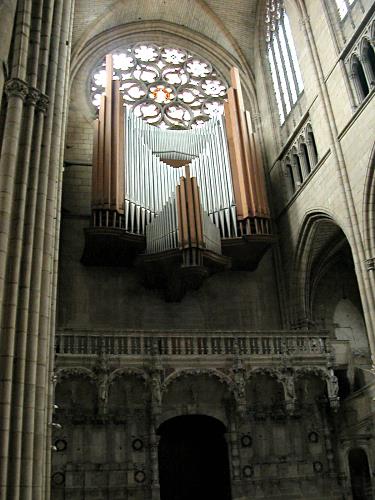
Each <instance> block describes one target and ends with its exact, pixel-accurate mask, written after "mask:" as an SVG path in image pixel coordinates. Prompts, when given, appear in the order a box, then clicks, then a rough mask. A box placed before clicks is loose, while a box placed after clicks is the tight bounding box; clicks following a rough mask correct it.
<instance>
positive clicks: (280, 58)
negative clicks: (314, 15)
mask: <svg viewBox="0 0 375 500" xmlns="http://www.w3.org/2000/svg"><path fill="white" fill-rule="evenodd" d="M265 22H266V41H267V52H268V59H269V63H270V68H271V75H272V81H273V86H274V89H275V95H276V102H277V106H278V110H279V115H280V122H281V124H282V123H284V121H285V118H286V117H287V115H288V114H289V113H290V111H291V109H292V107H293V105H294V104H295V102H296V101H297V99H298V96H299V94H300V93H301V92H302V90H303V82H302V77H301V72H300V69H299V65H298V60H297V54H296V49H295V46H294V42H293V37H292V32H291V29H290V24H289V19H288V16H287V14H286V12H285V9H284V5H283V1H276V0H267V2H266V17H265Z"/></svg>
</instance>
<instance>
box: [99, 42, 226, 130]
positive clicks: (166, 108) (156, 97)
mask: <svg viewBox="0 0 375 500" xmlns="http://www.w3.org/2000/svg"><path fill="white" fill-rule="evenodd" d="M112 57H113V77H114V79H117V80H120V82H121V85H120V90H121V92H122V95H123V98H124V102H125V104H126V105H128V106H131V107H132V108H134V113H135V114H136V115H137V116H140V117H142V118H144V119H145V120H146V121H147V122H148V123H151V124H153V125H156V126H159V127H161V128H171V127H174V128H179V127H181V128H191V127H194V126H198V125H200V124H202V123H204V122H205V121H207V120H209V119H210V118H211V117H213V116H217V115H220V114H222V113H223V108H224V98H225V96H226V93H227V84H226V82H225V81H224V79H223V78H222V77H221V76H220V75H219V74H218V72H217V71H216V70H215V68H214V67H213V66H212V65H211V64H210V63H209V62H207V61H205V60H204V59H202V58H201V57H196V56H195V55H192V54H190V53H189V52H187V51H186V50H184V49H181V48H177V47H159V46H158V45H155V44H152V43H138V44H135V45H132V46H130V47H128V48H127V49H125V50H122V51H117V52H116V53H113V54H112ZM105 85H106V71H105V59H104V60H103V61H101V63H100V64H99V65H98V67H97V68H96V69H95V71H94V72H93V75H92V78H91V96H92V102H93V104H94V105H95V106H97V107H98V106H99V103H100V96H101V94H102V93H103V92H104V91H105Z"/></svg>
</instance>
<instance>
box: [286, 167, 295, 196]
mask: <svg viewBox="0 0 375 500" xmlns="http://www.w3.org/2000/svg"><path fill="white" fill-rule="evenodd" d="M285 168H286V175H287V177H288V179H289V186H290V191H291V193H290V194H291V195H292V194H294V192H295V191H296V182H295V180H294V174H293V168H292V165H291V163H290V161H288V163H286V165H285Z"/></svg>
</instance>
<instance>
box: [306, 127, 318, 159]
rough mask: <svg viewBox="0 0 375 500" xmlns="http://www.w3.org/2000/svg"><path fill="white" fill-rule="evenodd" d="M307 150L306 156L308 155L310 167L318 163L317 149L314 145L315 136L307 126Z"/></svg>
mask: <svg viewBox="0 0 375 500" xmlns="http://www.w3.org/2000/svg"><path fill="white" fill-rule="evenodd" d="M306 142H307V151H308V157H309V162H310V165H311V167H312V168H314V167H315V166H316V164H317V163H318V149H317V147H316V142H315V137H314V133H313V131H312V130H311V128H310V127H309V129H308V132H307V141H306Z"/></svg>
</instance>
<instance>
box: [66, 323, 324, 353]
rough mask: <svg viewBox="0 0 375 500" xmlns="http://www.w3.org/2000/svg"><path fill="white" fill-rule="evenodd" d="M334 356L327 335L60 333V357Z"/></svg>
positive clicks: (219, 332) (270, 333)
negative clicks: (331, 353) (101, 355)
mask: <svg viewBox="0 0 375 500" xmlns="http://www.w3.org/2000/svg"><path fill="white" fill-rule="evenodd" d="M330 352H331V341H330V338H329V335H328V332H327V331H321V332H317V331H314V332H310V333H309V332H301V331H298V332H296V331H280V330H279V331H258V332H255V331H250V332H249V331H246V332H244V331H230V332H227V331H226V332H224V331H217V330H215V331H176V330H174V331H173V332H167V331H159V330H158V331H156V330H155V331H150V330H148V331H116V332H113V331H111V332H107V331H99V330H94V331H92V330H90V331H82V330H71V329H65V330H60V331H58V332H57V335H56V353H57V354H60V355H96V354H99V353H105V354H108V355H115V356H152V355H154V354H156V355H160V356H234V355H241V356H244V357H254V356H255V357H256V356H262V357H264V356H266V357H272V356H280V355H293V356H303V357H305V356H308V357H309V356H310V357H316V356H320V355H323V356H326V355H327V354H330Z"/></svg>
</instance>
